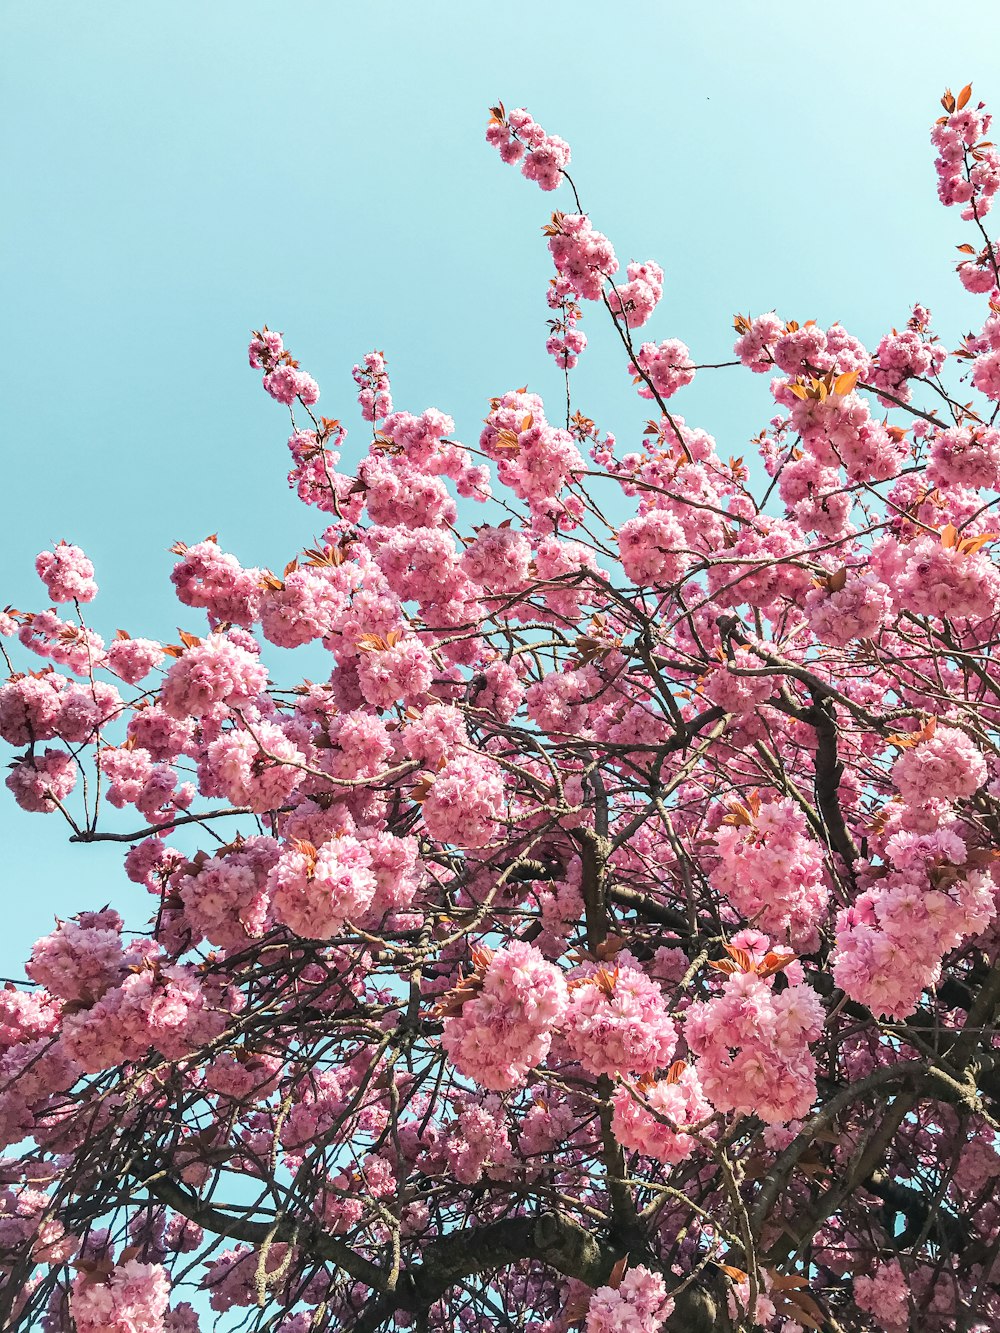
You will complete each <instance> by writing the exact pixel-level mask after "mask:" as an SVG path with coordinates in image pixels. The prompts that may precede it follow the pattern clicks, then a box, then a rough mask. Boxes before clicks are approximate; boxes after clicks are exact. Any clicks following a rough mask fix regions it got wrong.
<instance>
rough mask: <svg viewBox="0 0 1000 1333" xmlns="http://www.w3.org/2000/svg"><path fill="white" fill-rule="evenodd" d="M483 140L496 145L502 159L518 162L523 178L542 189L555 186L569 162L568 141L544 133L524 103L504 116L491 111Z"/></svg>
mask: <svg viewBox="0 0 1000 1333" xmlns="http://www.w3.org/2000/svg"><path fill="white" fill-rule="evenodd" d="M498 109H499V108H498ZM486 142H487V143H489V144H492V145H493V147H494V148H496V149H497V151H498V152H499V154H500V156H501V158H502V159H503V161H504V162H507V163H514V162H520V163H521V174H522V175H523V176H524V177H525V179H526V180H530V181H534V182H535V183H536V184H537V185H538V186H539V188H540V189H543V190H554V189H555V188H556V187H557V186H558V185H559V183H560V181H561V180H562V176H563V171H564V170H565V168H566V167H567V166H569V160H570V148H569V144H568V143H566V141H565V140H564V139H560V138H559V137H558V135H555V134H546V132H545V131H544V130H543V129H542V127H541V125H539V124H538V122H537V121H535V120H534V119H533V118H532V117H531V115H529V113H528V112H527V111H526V110H525V109H524V107H517V108H515V109H514V110H513V111H511V112H510V114H509V115H508V116H506V118H505V117H504V116H503V115H502V113H501V115H499V116H498V115H496V113H494V115H493V117H492V118H491V120H490V123H489V125H488V126H487V129H486Z"/></svg>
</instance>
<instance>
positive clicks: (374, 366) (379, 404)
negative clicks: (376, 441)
mask: <svg viewBox="0 0 1000 1333" xmlns="http://www.w3.org/2000/svg"><path fill="white" fill-rule="evenodd" d="M351 375H352V376H353V378H354V383H355V384H356V385H357V386H358V403H359V404H360V407H361V415H362V416H363V417H364V419H365V421H381V420H382V419H383V418H384V417H387V416H388V415H389V413H390V412H391V411H392V390H391V387H390V384H389V372H388V370H387V369H386V364H385V356H384V354H383V353H382V352H366V353H365V356H364V359H363V360H362V362H361V364H360V365H356V366H355V367H354V368H353V369H352V371H351Z"/></svg>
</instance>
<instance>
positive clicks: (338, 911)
mask: <svg viewBox="0 0 1000 1333" xmlns="http://www.w3.org/2000/svg"><path fill="white" fill-rule="evenodd" d="M269 887H270V890H271V907H272V910H273V912H274V915H275V918H276V919H277V920H278V921H281V922H282V923H283V924H284V925H286V926H288V927H289V929H290V930H293V931H294V932H295V933H296V934H297V935H301V936H303V937H304V938H306V939H313V940H324V939H330V938H332V937H333V936H334V935H336V934H337V933H338V931H339V930H341V928H342V927H343V926H344V925H345V924H346V923H347V922H348V921H357V920H358V919H359V918H360V917H361V916H362V915H363V914H364V913H365V911H366V910H367V908H368V907H369V906H370V905H371V902H372V899H373V898H374V896H375V890H376V888H377V882H376V879H375V873H374V871H373V870H372V861H371V856H370V854H369V852H368V849H367V847H366V846H365V844H364V842H362V841H359V839H357V838H355V837H352V836H351V835H350V834H345V835H343V836H342V837H337V838H333V839H331V841H329V842H325V843H323V845H322V846H321V847H319V848H314V847H312V846H311V845H310V846H305V847H296V846H295V845H294V843H293V845H292V846H290V847H288V848H286V849H285V850H284V851H282V853H281V855H280V856H279V857H278V859H277V861H276V863H275V865H274V868H273V869H272V871H271V873H270V877H269Z"/></svg>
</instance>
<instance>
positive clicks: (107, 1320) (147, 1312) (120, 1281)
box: [70, 1259, 170, 1333]
mask: <svg viewBox="0 0 1000 1333" xmlns="http://www.w3.org/2000/svg"><path fill="white" fill-rule="evenodd" d="M169 1299H170V1281H169V1278H168V1277H167V1272H166V1269H164V1268H163V1267H162V1266H161V1265H160V1264H144V1263H140V1262H139V1261H138V1260H137V1259H127V1260H126V1261H125V1262H124V1263H118V1264H115V1265H114V1266H113V1267H111V1268H110V1271H108V1272H106V1273H105V1272H103V1271H100V1270H99V1271H96V1272H88V1271H87V1270H86V1269H85V1270H84V1271H82V1272H80V1273H78V1274H77V1276H76V1277H75V1278H74V1279H73V1286H72V1291H71V1294H70V1309H71V1311H72V1314H73V1321H74V1324H75V1326H76V1330H77V1333H163V1329H164V1316H165V1314H166V1311H167V1304H168V1302H169Z"/></svg>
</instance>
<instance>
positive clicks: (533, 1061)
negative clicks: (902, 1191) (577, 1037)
mask: <svg viewBox="0 0 1000 1333" xmlns="http://www.w3.org/2000/svg"><path fill="white" fill-rule="evenodd" d="M487 953H488V951H487ZM459 993H460V992H459ZM568 998H569V997H568V992H567V990H566V982H565V981H564V980H563V977H562V974H561V972H560V971H559V969H558V968H556V967H554V966H553V965H552V964H551V963H547V962H546V961H545V959H544V958H543V957H542V955H541V954H540V953H539V952H538V950H537V949H535V948H533V947H532V946H531V945H530V944H524V943H522V942H520V941H515V942H514V943H512V944H510V945H508V946H507V947H506V948H503V949H500V950H498V951H497V952H496V953H495V954H493V955H492V957H490V958H489V959H488V961H487V962H486V963H485V967H484V968H483V970H482V976H481V985H480V986H479V989H478V990H477V992H476V994H475V998H473V999H466V1000H465V1002H464V1003H463V1004H462V1006H461V1011H460V1013H459V1014H458V1015H457V1016H456V1017H454V1018H446V1019H445V1023H444V1033H443V1035H442V1037H441V1042H442V1045H443V1046H444V1048H445V1050H446V1051H447V1052H448V1056H449V1058H450V1059H451V1061H452V1063H453V1064H454V1065H455V1067H456V1068H457V1069H458V1071H459V1072H460V1073H462V1074H464V1075H465V1076H466V1077H467V1078H471V1079H472V1080H473V1082H475V1083H478V1084H479V1086H480V1087H483V1088H493V1089H495V1090H497V1091H503V1090H504V1089H507V1088H514V1087H517V1086H518V1085H519V1084H521V1083H523V1082H524V1081H525V1079H526V1077H527V1075H528V1071H529V1070H530V1069H533V1068H535V1066H536V1065H539V1064H541V1063H542V1061H543V1060H544V1059H545V1057H546V1056H547V1055H548V1052H549V1046H550V1045H551V1042H552V1031H553V1029H554V1028H555V1027H556V1025H557V1024H558V1023H559V1021H560V1020H561V1018H562V1016H563V1014H564V1012H565V1010H566V1005H567V1001H568Z"/></svg>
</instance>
